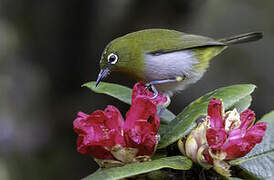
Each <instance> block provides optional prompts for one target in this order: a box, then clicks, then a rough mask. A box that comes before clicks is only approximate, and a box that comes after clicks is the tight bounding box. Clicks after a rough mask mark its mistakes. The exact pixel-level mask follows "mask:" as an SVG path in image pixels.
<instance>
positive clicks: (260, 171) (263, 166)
mask: <svg viewBox="0 0 274 180" xmlns="http://www.w3.org/2000/svg"><path fill="white" fill-rule="evenodd" d="M258 122H267V129H266V132H265V136H264V138H263V141H262V142H261V143H260V144H257V145H256V146H255V148H254V149H253V150H252V151H251V152H250V153H249V154H248V155H247V156H245V157H243V158H240V159H236V160H233V161H231V164H233V165H239V166H240V167H241V168H242V169H244V170H245V172H246V173H249V174H250V175H252V176H255V177H257V178H258V179H272V178H273V177H274V171H273V169H274V133H273V129H274V111H272V112H270V113H268V114H266V115H265V116H263V117H262V119H260V120H259V121H258Z"/></svg>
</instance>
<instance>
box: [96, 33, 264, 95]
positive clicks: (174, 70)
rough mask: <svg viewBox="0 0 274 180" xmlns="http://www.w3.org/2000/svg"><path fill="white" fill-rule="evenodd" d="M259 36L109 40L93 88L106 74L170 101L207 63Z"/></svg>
mask: <svg viewBox="0 0 274 180" xmlns="http://www.w3.org/2000/svg"><path fill="white" fill-rule="evenodd" d="M262 37H263V33H262V32H250V33H245V34H240V35H236V36H231V37H228V38H223V39H217V40H216V39H213V38H210V37H206V36H201V35H194V34H188V33H184V32H180V31H176V30H169V29H144V30H139V31H136V32H132V33H129V34H126V35H124V36H121V37H118V38H116V39H114V40H112V41H111V42H110V43H108V44H107V46H106V47H105V49H104V51H103V53H102V55H101V59H100V72H99V75H98V77H97V81H96V87H97V86H98V85H99V83H100V82H101V81H102V80H103V79H104V78H105V77H107V76H108V75H109V74H110V72H115V71H116V72H121V73H123V74H124V75H127V76H128V77H130V78H132V79H134V80H136V81H143V82H145V83H146V85H147V86H148V87H150V89H151V90H152V91H153V93H154V94H155V96H154V97H157V95H158V93H163V94H165V95H167V96H168V97H171V96H172V95H173V94H174V93H176V92H180V91H182V90H184V89H185V88H187V87H188V86H189V85H191V84H193V83H196V82H197V81H198V80H199V79H201V78H202V76H203V75H204V73H205V72H206V70H207V69H208V67H209V65H210V61H211V59H213V57H215V56H217V55H218V54H220V53H221V52H222V51H223V50H225V49H226V48H227V47H229V46H231V45H234V44H241V43H247V42H251V41H256V40H259V39H261V38H262Z"/></svg>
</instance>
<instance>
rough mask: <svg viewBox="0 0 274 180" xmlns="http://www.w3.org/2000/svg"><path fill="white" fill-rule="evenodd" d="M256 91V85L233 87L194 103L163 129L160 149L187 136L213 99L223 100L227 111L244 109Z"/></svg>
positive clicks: (208, 95) (215, 92)
mask: <svg viewBox="0 0 274 180" xmlns="http://www.w3.org/2000/svg"><path fill="white" fill-rule="evenodd" d="M254 89H255V85H252V84H242V85H233V86H229V87H224V88H220V89H217V90H215V91H212V92H210V93H207V94H206V95H204V96H202V97H200V98H198V99H197V100H195V101H193V102H192V103H191V104H190V105H189V106H187V107H186V108H185V109H184V110H183V111H182V112H181V113H180V114H179V115H178V116H177V117H176V118H175V119H174V120H172V121H171V122H170V123H169V124H168V125H167V126H166V127H165V128H163V129H161V131H160V135H161V141H160V142H159V145H158V148H159V149H161V148H164V147H167V146H168V145H170V144H172V143H174V142H176V141H177V140H178V139H180V138H181V137H184V136H186V135H187V134H188V133H189V132H190V131H191V130H192V129H193V128H194V127H195V126H196V122H195V120H197V119H198V118H199V117H200V116H202V115H205V114H206V113H207V105H208V102H209V101H210V99H211V98H217V99H222V101H223V103H224V107H225V109H229V108H231V107H233V106H235V107H238V108H240V107H241V108H242V107H246V106H248V105H249V103H248V102H249V98H247V96H249V95H250V94H251V93H252V92H253V91H254ZM247 99H248V100H247Z"/></svg>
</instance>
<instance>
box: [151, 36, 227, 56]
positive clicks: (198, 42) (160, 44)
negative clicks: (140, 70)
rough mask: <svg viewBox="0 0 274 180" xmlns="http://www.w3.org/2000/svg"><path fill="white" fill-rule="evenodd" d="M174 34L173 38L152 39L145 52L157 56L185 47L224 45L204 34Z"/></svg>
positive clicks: (184, 48)
mask: <svg viewBox="0 0 274 180" xmlns="http://www.w3.org/2000/svg"><path fill="white" fill-rule="evenodd" d="M176 36H177V37H176ZM176 36H175V37H174V38H165V37H164V36H163V37H158V38H157V39H154V40H152V42H148V47H147V48H146V49H147V50H148V51H147V52H146V53H148V54H151V55H156V56H157V55H161V54H165V53H170V52H174V51H182V50H186V49H196V48H203V47H210V46H226V45H225V44H224V43H222V42H219V41H217V40H214V39H211V38H208V37H204V36H199V35H193V34H185V33H181V36H180V37H178V35H176Z"/></svg>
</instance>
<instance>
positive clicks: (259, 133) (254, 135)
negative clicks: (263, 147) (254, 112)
mask: <svg viewBox="0 0 274 180" xmlns="http://www.w3.org/2000/svg"><path fill="white" fill-rule="evenodd" d="M265 130H266V122H260V123H257V124H255V125H254V126H252V127H251V128H249V129H248V130H247V133H246V135H245V137H244V139H245V140H246V141H248V142H250V143H254V144H257V143H260V142H262V140H263V137H264V133H265Z"/></svg>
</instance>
